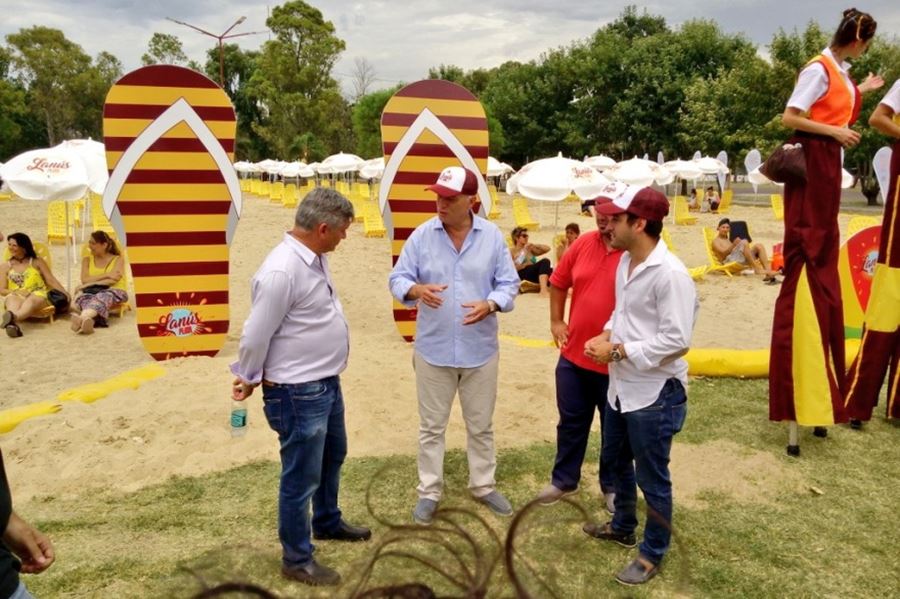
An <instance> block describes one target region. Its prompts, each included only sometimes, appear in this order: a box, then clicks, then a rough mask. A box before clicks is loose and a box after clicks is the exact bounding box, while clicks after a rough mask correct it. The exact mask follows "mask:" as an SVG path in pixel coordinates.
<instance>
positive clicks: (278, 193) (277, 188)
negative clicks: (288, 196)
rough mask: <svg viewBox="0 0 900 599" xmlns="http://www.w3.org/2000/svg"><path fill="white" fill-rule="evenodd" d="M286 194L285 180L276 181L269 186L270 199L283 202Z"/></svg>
mask: <svg viewBox="0 0 900 599" xmlns="http://www.w3.org/2000/svg"><path fill="white" fill-rule="evenodd" d="M283 195H284V181H276V182H275V183H272V184H271V185H270V186H269V200H270V201H272V202H277V203H279V204H280V203H281V201H282V199H283Z"/></svg>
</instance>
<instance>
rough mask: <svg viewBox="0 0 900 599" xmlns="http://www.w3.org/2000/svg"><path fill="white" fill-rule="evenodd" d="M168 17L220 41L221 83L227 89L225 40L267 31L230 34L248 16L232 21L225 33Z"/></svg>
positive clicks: (174, 21)
mask: <svg viewBox="0 0 900 599" xmlns="http://www.w3.org/2000/svg"><path fill="white" fill-rule="evenodd" d="M166 19H168V20H169V21H172V22H173V23H178V24H179V25H184V26H185V27H190V28H191V29H193V30H195V31H199V32H200V33H202V34H204V35H208V36H209V37H212V38H215V39H216V40H218V41H219V85H220V86H221V87H222V89H225V48H224V46H223V45H222V42H223V40H227V39H231V38H235V37H243V36H245V35H257V34H260V33H266V32H265V31H250V32H248V33H232V34H231V35H228V32H230V31H231V30H232V29H234V28H235V27H237V26H238V25H240V24H241V23H243V22H244V21H246V20H247V17H241V18H240V19H238V20H237V21H235V22H234V23H232V25H231V27H229V28H228V29H226V30H225V31H224V33H222V35H216V34H214V33H210V32H209V31H206V30H205V29H201V28H199V27H197V26H195V25H191V24H190V23H185V22H184V21H179V20H177V19H173V18H172V17H166Z"/></svg>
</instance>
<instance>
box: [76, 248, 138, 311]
mask: <svg viewBox="0 0 900 599" xmlns="http://www.w3.org/2000/svg"><path fill="white" fill-rule="evenodd" d="M121 249H122V248H119V250H120V251H121ZM90 255H91V249H90V246H88V244H87V243H83V244H81V257H82V258H87V257H88V256H90ZM119 259H121V260H124V259H125V256H124V255H120V256H119ZM122 278H123V279H125V288H126V289H129V287H130V283H129V279H128V263H127V262H126V263H125V264H124V268H123V269H122ZM129 310H131V304H130V303H129V302H127V301H124V302H121V303H118V304H113V305H112V306H110V307H109V313H110V314H116V315H117V316H118V317H119V318H122V315H123V314H125V313H126V312H128V311H129Z"/></svg>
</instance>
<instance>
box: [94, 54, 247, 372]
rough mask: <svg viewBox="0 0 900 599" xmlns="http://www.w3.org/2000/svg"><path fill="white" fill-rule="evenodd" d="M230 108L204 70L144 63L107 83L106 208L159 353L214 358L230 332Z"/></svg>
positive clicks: (235, 206)
mask: <svg viewBox="0 0 900 599" xmlns="http://www.w3.org/2000/svg"><path fill="white" fill-rule="evenodd" d="M235 127H236V125H235V114H234V108H233V107H232V105H231V101H230V100H229V98H228V96H227V95H226V94H225V92H224V91H222V89H221V88H220V87H219V86H218V85H216V84H215V83H214V82H213V81H211V80H209V79H208V78H206V77H204V76H203V75H201V74H200V73H197V72H195V71H192V70H190V69H185V68H182V67H176V66H171V65H154V66H149V67H144V68H141V69H138V70H136V71H132V72H131V73H129V74H127V75H125V76H124V77H122V78H121V79H120V80H119V81H118V82H116V84H115V85H113V87H112V88H111V89H110V91H109V94H108V95H107V97H106V104H105V106H104V108H103V134H104V141H105V143H106V160H107V165H108V166H109V171H110V179H109V184H108V186H107V188H106V192H105V193H104V195H103V210H104V212H105V213H106V215H107V217H108V218H109V220H110V223H112V225H113V228H115V230H116V233H117V234H118V236H119V240H120V241H121V243H122V245H124V246H125V247H126V250H127V257H128V261H129V263H130V265H131V270H132V274H133V281H134V291H135V300H136V308H137V322H138V333H139V335H140V338H141V341H142V343H143V344H144V348H145V349H146V350H147V351H148V352H149V353H150V355H151V356H153V357H154V358H155V359H157V360H165V359H168V358H173V357H179V356H190V355H204V356H214V355H216V353H218V351H219V350H220V349H221V348H222V346H223V344H224V343H225V337H226V334H227V332H228V247H229V245H230V243H231V240H232V238H233V236H234V231H235V228H236V227H237V222H238V218H239V216H240V213H241V192H240V184H239V181H238V178H237V174H236V173H235V171H234V168H233V167H232V163H233V162H234V138H235Z"/></svg>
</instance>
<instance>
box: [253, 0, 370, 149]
mask: <svg viewBox="0 0 900 599" xmlns="http://www.w3.org/2000/svg"><path fill="white" fill-rule="evenodd" d="M266 25H267V26H268V27H269V29H270V30H271V31H272V33H273V34H274V35H275V39H273V40H270V41H267V42H266V43H265V44H264V45H263V47H262V51H261V53H260V56H259V58H258V62H257V69H256V71H255V72H254V73H253V76H252V77H251V80H250V85H249V88H248V89H249V91H250V93H251V94H252V95H253V96H254V97H256V98H257V99H258V101H259V103H260V106H261V111H262V114H263V120H262V121H261V122H259V123H254V125H253V130H254V131H255V132H256V133H257V134H258V135H259V136H260V137H262V138H263V139H264V140H265V141H266V143H268V144H269V146H270V148H271V149H272V150H273V151H274V152H275V153H276V154H277V155H278V156H279V157H281V158H285V159H288V158H297V157H298V156H297V155H296V152H297V145H296V142H297V140H298V139H307V138H303V137H302V136H304V135H309V136H311V137H309V138H308V139H315V140H319V142H320V143H321V146H318V145H316V144H309V143H307V144H305V145H304V147H306V148H307V151H308V152H309V155H308V156H305V158H307V159H320V158H322V157H323V155H322V153H323V152H331V151H337V150H338V149H340V148H339V145H340V144H342V143H347V132H348V131H351V130H352V128H351V126H350V122H349V110H347V108H346V101H345V100H344V99H343V98H342V97H341V95H340V89H339V87H338V84H337V82H336V81H335V80H334V78H333V77H332V76H331V71H332V68H333V67H334V64H335V62H336V61H337V59H338V56H339V55H340V53H341V52H342V51H343V50H344V42H343V41H342V40H340V39H339V38H338V37H337V36H336V35H335V33H334V25H333V24H332V23H331V22H330V21H325V20H324V19H323V17H322V13H321V12H320V11H319V10H317V9H316V8H313V7H312V6H310V5H308V4H306V3H305V2H303V1H302V0H294V1H292V2H287V3H285V4H284V5H282V6H278V7H276V8H274V9H273V10H272V14H271V16H270V17H269V18H268V19H267V20H266ZM334 118H340V119H346V121H344V122H339V123H335V122H333V121H332V120H331V119H334ZM320 147H321V148H324V150H320V149H319V148H320Z"/></svg>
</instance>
